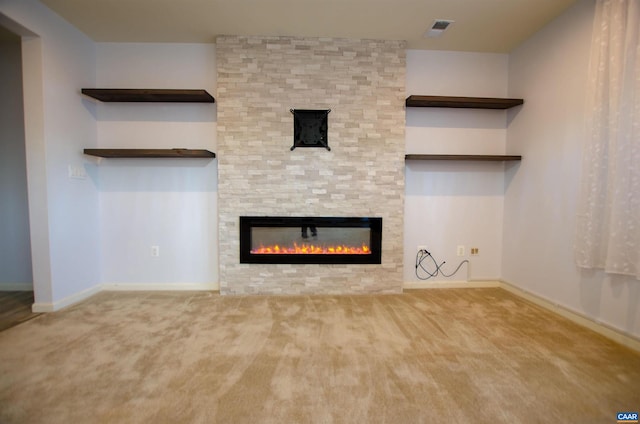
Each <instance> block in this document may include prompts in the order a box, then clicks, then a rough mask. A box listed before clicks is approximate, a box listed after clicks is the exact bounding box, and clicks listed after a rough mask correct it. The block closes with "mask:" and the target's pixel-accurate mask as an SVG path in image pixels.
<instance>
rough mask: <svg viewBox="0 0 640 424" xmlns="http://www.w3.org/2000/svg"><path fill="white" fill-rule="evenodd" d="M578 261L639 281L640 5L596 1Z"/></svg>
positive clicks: (627, 1)
mask: <svg viewBox="0 0 640 424" xmlns="http://www.w3.org/2000/svg"><path fill="white" fill-rule="evenodd" d="M596 1H597V2H596V13H595V19H594V27H593V40H592V46H591V63H590V68H589V83H588V84H589V86H588V87H587V119H586V125H585V128H586V133H585V143H584V153H583V154H584V156H583V163H582V180H581V183H582V186H581V193H580V201H579V204H578V221H577V222H578V225H577V226H578V228H577V232H576V252H575V253H576V262H577V265H578V266H579V267H582V268H599V269H604V270H605V271H606V272H608V273H613V274H622V275H631V276H635V277H636V278H637V279H640V4H639V3H640V0H596Z"/></svg>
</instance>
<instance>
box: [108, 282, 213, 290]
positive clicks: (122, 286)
mask: <svg viewBox="0 0 640 424" xmlns="http://www.w3.org/2000/svg"><path fill="white" fill-rule="evenodd" d="M102 290H104V291H180V290H184V291H211V290H214V291H217V290H220V283H218V282H212V283H105V284H102Z"/></svg>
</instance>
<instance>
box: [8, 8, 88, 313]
mask: <svg viewBox="0 0 640 424" xmlns="http://www.w3.org/2000/svg"><path fill="white" fill-rule="evenodd" d="M0 14H2V19H3V21H11V23H12V24H15V25H16V26H19V27H20V28H23V29H24V30H25V34H26V35H25V37H23V43H22V47H23V81H24V101H25V139H26V154H27V174H28V189H29V206H30V228H31V245H32V260H33V278H34V291H35V298H36V305H39V306H36V305H34V307H36V309H37V308H39V307H42V309H45V310H46V309H51V308H55V307H56V305H58V306H59V305H60V302H63V301H64V299H66V298H68V297H70V296H72V295H77V294H78V293H80V292H83V291H85V290H88V289H91V288H92V287H95V286H96V285H97V284H98V279H99V273H98V270H99V242H98V238H99V236H98V232H97V231H96V229H97V228H98V207H97V206H98V195H97V190H96V188H95V186H94V185H93V184H92V183H91V181H90V180H88V179H85V180H79V179H70V178H69V177H68V167H69V165H73V166H75V167H79V168H82V167H83V165H84V163H85V162H84V158H83V155H82V149H83V148H84V147H91V146H95V144H96V125H95V119H94V116H93V112H94V107H93V106H92V105H90V104H87V103H85V102H84V101H83V100H82V98H81V96H80V94H79V93H80V89H81V88H82V87H86V86H93V85H94V84H95V48H94V43H93V42H92V41H91V40H89V39H88V38H87V37H86V36H85V35H84V34H82V33H81V32H80V31H78V30H77V29H76V28H75V27H73V26H71V25H69V24H68V23H67V22H66V21H64V20H63V19H61V18H60V17H59V16H58V15H56V14H54V13H53V12H51V11H50V10H49V9H47V8H46V7H44V6H43V5H42V4H41V3H40V2H38V1H35V0H5V1H3V2H1V3H0ZM5 26H6V25H5ZM34 34H35V35H34Z"/></svg>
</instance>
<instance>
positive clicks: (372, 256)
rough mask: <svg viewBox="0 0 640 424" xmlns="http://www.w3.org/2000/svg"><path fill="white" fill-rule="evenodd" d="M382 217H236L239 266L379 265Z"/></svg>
mask: <svg viewBox="0 0 640 424" xmlns="http://www.w3.org/2000/svg"><path fill="white" fill-rule="evenodd" d="M381 251H382V218H366V217H364V218H363V217H353V218H343V217H282V216H277V217H266V216H241V217H240V263H254V264H256V263H257V264H379V263H381V257H382V252H381Z"/></svg>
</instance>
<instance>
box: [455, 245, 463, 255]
mask: <svg viewBox="0 0 640 424" xmlns="http://www.w3.org/2000/svg"><path fill="white" fill-rule="evenodd" d="M457 252H458V256H464V246H462V245H460V246H458V250H457Z"/></svg>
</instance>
